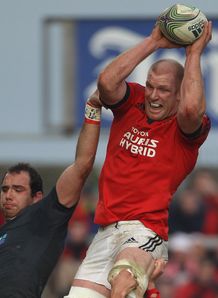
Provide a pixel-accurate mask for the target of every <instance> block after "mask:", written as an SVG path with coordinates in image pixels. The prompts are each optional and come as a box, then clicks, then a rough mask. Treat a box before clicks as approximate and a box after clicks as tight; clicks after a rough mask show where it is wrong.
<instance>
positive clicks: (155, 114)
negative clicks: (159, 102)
mask: <svg viewBox="0 0 218 298" xmlns="http://www.w3.org/2000/svg"><path fill="white" fill-rule="evenodd" d="M147 116H148V118H149V119H152V120H154V121H159V120H162V119H163V118H164V116H163V113H162V111H158V110H155V111H154V110H152V111H151V110H150V111H147Z"/></svg>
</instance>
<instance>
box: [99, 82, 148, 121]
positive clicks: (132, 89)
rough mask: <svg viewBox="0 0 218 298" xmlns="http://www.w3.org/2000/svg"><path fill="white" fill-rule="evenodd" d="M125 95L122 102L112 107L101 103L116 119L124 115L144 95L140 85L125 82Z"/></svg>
mask: <svg viewBox="0 0 218 298" xmlns="http://www.w3.org/2000/svg"><path fill="white" fill-rule="evenodd" d="M126 85H127V88H126V94H125V96H124V97H123V99H122V100H120V101H119V102H117V103H116V104H114V105H106V104H104V103H103V105H104V107H105V108H106V109H110V110H111V111H112V113H113V115H114V117H117V116H119V115H121V114H123V113H126V112H127V111H128V110H129V109H130V108H131V107H132V105H134V104H135V102H136V101H137V100H138V99H139V98H140V97H141V96H142V95H144V87H143V86H142V85H140V84H137V83H133V82H126Z"/></svg>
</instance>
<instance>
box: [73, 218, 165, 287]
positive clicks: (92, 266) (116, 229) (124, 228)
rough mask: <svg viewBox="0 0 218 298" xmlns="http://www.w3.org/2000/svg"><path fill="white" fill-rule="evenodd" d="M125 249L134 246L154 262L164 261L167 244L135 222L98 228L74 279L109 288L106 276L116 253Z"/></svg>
mask: <svg viewBox="0 0 218 298" xmlns="http://www.w3.org/2000/svg"><path fill="white" fill-rule="evenodd" d="M127 247H138V248H140V249H142V250H144V251H146V252H149V253H150V254H151V255H152V256H153V258H154V259H159V258H163V259H164V260H166V261H167V260H168V242H167V241H164V240H163V239H161V238H160V237H159V236H158V235H157V234H155V233H154V232H153V231H152V230H150V229H148V228H146V227H145V226H144V225H143V224H142V223H141V222H140V221H138V220H132V221H119V222H118V223H114V224H111V225H109V226H107V227H100V228H99V230H98V233H97V234H96V235H95V237H94V239H93V241H92V243H91V245H90V246H89V249H88V251H87V254H86V257H85V259H84V260H83V262H82V264H81V266H80V267H79V270H78V272H77V274H76V276H75V279H84V280H89V281H92V282H95V283H98V284H101V285H104V286H105V287H106V288H108V289H111V286H110V284H109V282H108V281H107V277H108V273H109V272H110V270H111V268H112V266H113V264H114V261H115V258H116V256H117V254H118V253H119V252H121V251H122V250H123V249H124V248H127Z"/></svg>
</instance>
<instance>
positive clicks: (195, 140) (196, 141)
mask: <svg viewBox="0 0 218 298" xmlns="http://www.w3.org/2000/svg"><path fill="white" fill-rule="evenodd" d="M210 128H211V121H210V118H209V117H208V116H207V115H204V116H203V120H202V125H201V127H200V128H199V129H198V130H197V131H196V132H194V133H193V134H190V135H188V134H184V133H183V132H182V131H181V130H180V135H181V140H182V141H185V142H186V143H188V144H190V145H197V146H198V147H200V146H201V145H202V144H203V143H204V141H205V140H206V138H207V136H208V134H209V131H210Z"/></svg>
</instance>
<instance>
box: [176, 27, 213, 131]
mask: <svg viewBox="0 0 218 298" xmlns="http://www.w3.org/2000/svg"><path fill="white" fill-rule="evenodd" d="M211 32H212V24H211V22H207V23H205V27H204V32H203V34H202V36H201V37H200V38H199V39H198V40H197V41H195V42H194V43H193V44H192V45H190V46H187V48H186V61H185V69H184V78H183V81H182V84H181V94H180V95H181V100H180V103H179V107H178V112H177V119H178V123H179V126H180V128H181V129H182V131H183V132H184V133H187V134H190V133H193V132H195V131H196V130H197V129H198V128H199V127H200V126H201V123H202V118H203V115H204V113H205V110H206V100H205V90H204V82H203V77H202V72H201V55H202V53H203V51H204V48H205V47H206V46H207V44H208V42H209V41H210V39H211Z"/></svg>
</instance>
